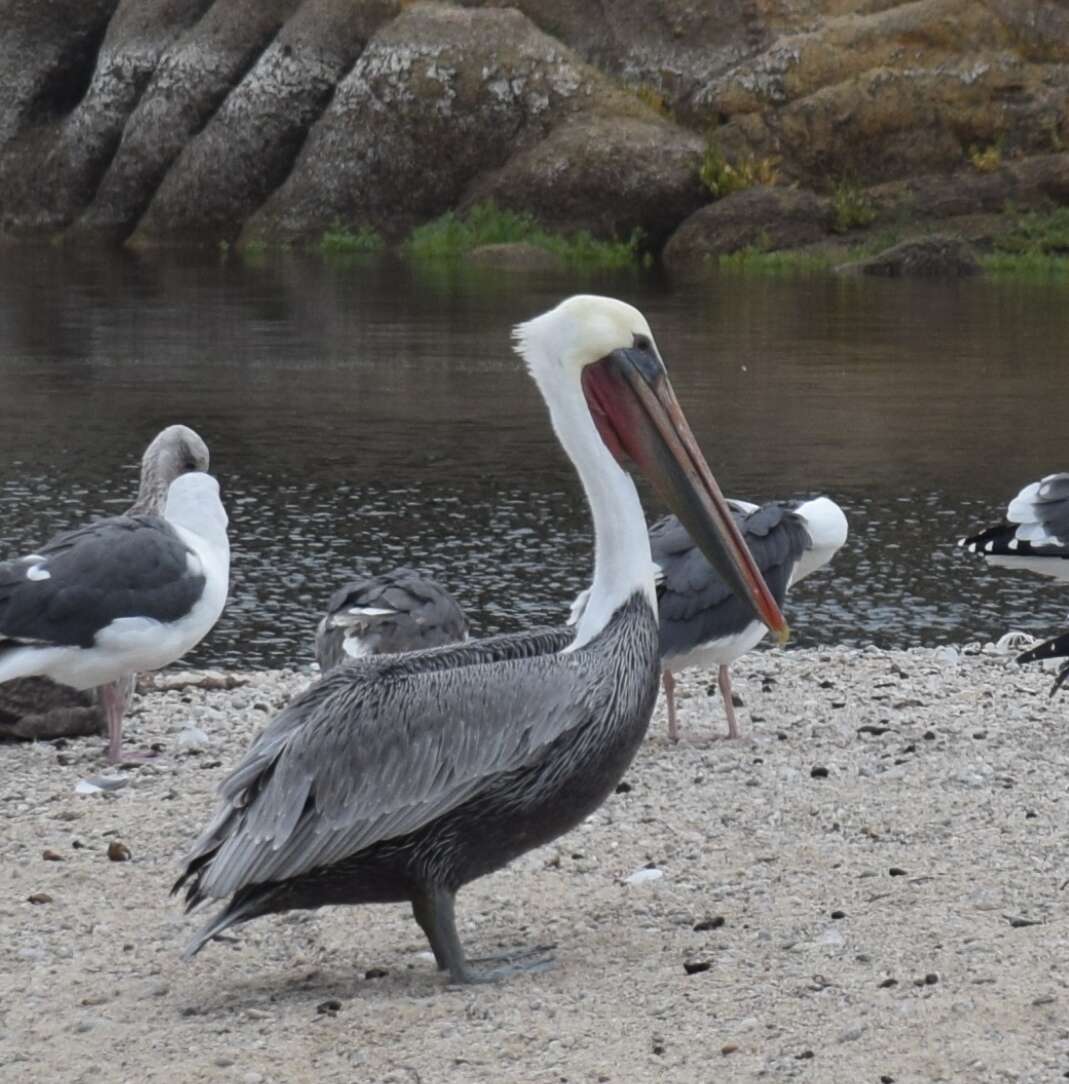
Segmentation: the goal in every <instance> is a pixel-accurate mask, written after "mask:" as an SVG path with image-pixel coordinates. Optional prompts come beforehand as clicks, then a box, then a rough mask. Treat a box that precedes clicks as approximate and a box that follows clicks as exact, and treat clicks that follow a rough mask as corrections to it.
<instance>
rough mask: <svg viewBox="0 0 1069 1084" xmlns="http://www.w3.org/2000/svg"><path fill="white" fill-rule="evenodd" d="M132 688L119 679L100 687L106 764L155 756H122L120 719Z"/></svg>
mask: <svg viewBox="0 0 1069 1084" xmlns="http://www.w3.org/2000/svg"><path fill="white" fill-rule="evenodd" d="M132 692H133V688H132V685H131V684H128V679H127V678H119V680H118V681H112V682H109V683H108V684H107V685H101V686H100V703H101V706H102V707H103V709H104V718H105V719H106V720H107V722H108V763H109V764H119V763H121V762H123V761H127V762H130V761H141V760H151V759H152V758H153V757H154V756H155V755H156V754H155V753H153V752H147V753H127V754H126V755H125V756H123V751H122V717H123V715H124V714H125V712H126V705H127V702H128V700H129V699H130V695H132Z"/></svg>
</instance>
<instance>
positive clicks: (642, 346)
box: [633, 335, 653, 351]
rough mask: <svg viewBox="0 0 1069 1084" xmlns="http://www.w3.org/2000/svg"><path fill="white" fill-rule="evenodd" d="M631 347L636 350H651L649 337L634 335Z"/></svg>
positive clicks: (651, 345)
mask: <svg viewBox="0 0 1069 1084" xmlns="http://www.w3.org/2000/svg"><path fill="white" fill-rule="evenodd" d="M633 345H634V347H635V349H636V350H646V351H649V350H652V349H653V343H652V342H650V337H649V336H648V335H636V336H635V337H634V344H633Z"/></svg>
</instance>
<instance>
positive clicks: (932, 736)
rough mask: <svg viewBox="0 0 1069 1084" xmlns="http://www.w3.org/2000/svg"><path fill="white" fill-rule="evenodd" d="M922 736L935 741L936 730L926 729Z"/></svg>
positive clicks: (926, 739)
mask: <svg viewBox="0 0 1069 1084" xmlns="http://www.w3.org/2000/svg"><path fill="white" fill-rule="evenodd" d="M921 737H922V738H923V739H924V740H925V741H935V731H934V730H926V731H925V732H924V733H923V734H922V735H921Z"/></svg>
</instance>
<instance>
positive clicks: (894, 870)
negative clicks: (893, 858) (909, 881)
mask: <svg viewBox="0 0 1069 1084" xmlns="http://www.w3.org/2000/svg"><path fill="white" fill-rule="evenodd" d="M887 873H888V875H889V876H891V877H905V875H906V871H905V870H904V869H902V867H901V866H892V867H891V868H890V869H889V870H888V871H887Z"/></svg>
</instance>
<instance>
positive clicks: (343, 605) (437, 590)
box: [315, 568, 468, 674]
mask: <svg viewBox="0 0 1069 1084" xmlns="http://www.w3.org/2000/svg"><path fill="white" fill-rule="evenodd" d="M467 638H468V621H467V618H466V617H465V616H464V611H463V610H462V609H461V608H460V604H459V603H458V602H457V600H456V599H455V598H453V596H452V595H451V594H450V593H449V592H448V591H447V590H446V589H445V588H444V587H443V586H442V585H441V584H440V583H438V582H437V581H436V580H432V579H431V578H430V576H424V575H422V574H421V573H419V572H416V571H414V570H413V569H411V568H395V569H392V570H391V571H389V572H381V573H379V574H378V575H375V576H361V577H359V578H357V579H355V580H350V581H349V582H348V583H347V584H345V585H344V586H343V587H339V588H338V590H337V591H335V592H334V594H333V595H331V596H330V601H329V602H328V603H327V612H326V613H325V614H324V615H323V618H322V620H321V621H320V622H319V626H318V627H317V628H316V641H315V648H316V662H317V663H319V669H320V670H321V671H322V672H323V673H324V674H325V673H327V672H328V671H329V670H333V669H334V667H335V666H339V665H341V663H343V662H346V661H348V660H349V659H360V658H364V657H365V656H367V655H396V654H398V653H399V652H402V651H418V650H420V649H421V648H426V647H441V646H442V645H443V644H454V643H457V642H458V641H460V640H466V639H467Z"/></svg>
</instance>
